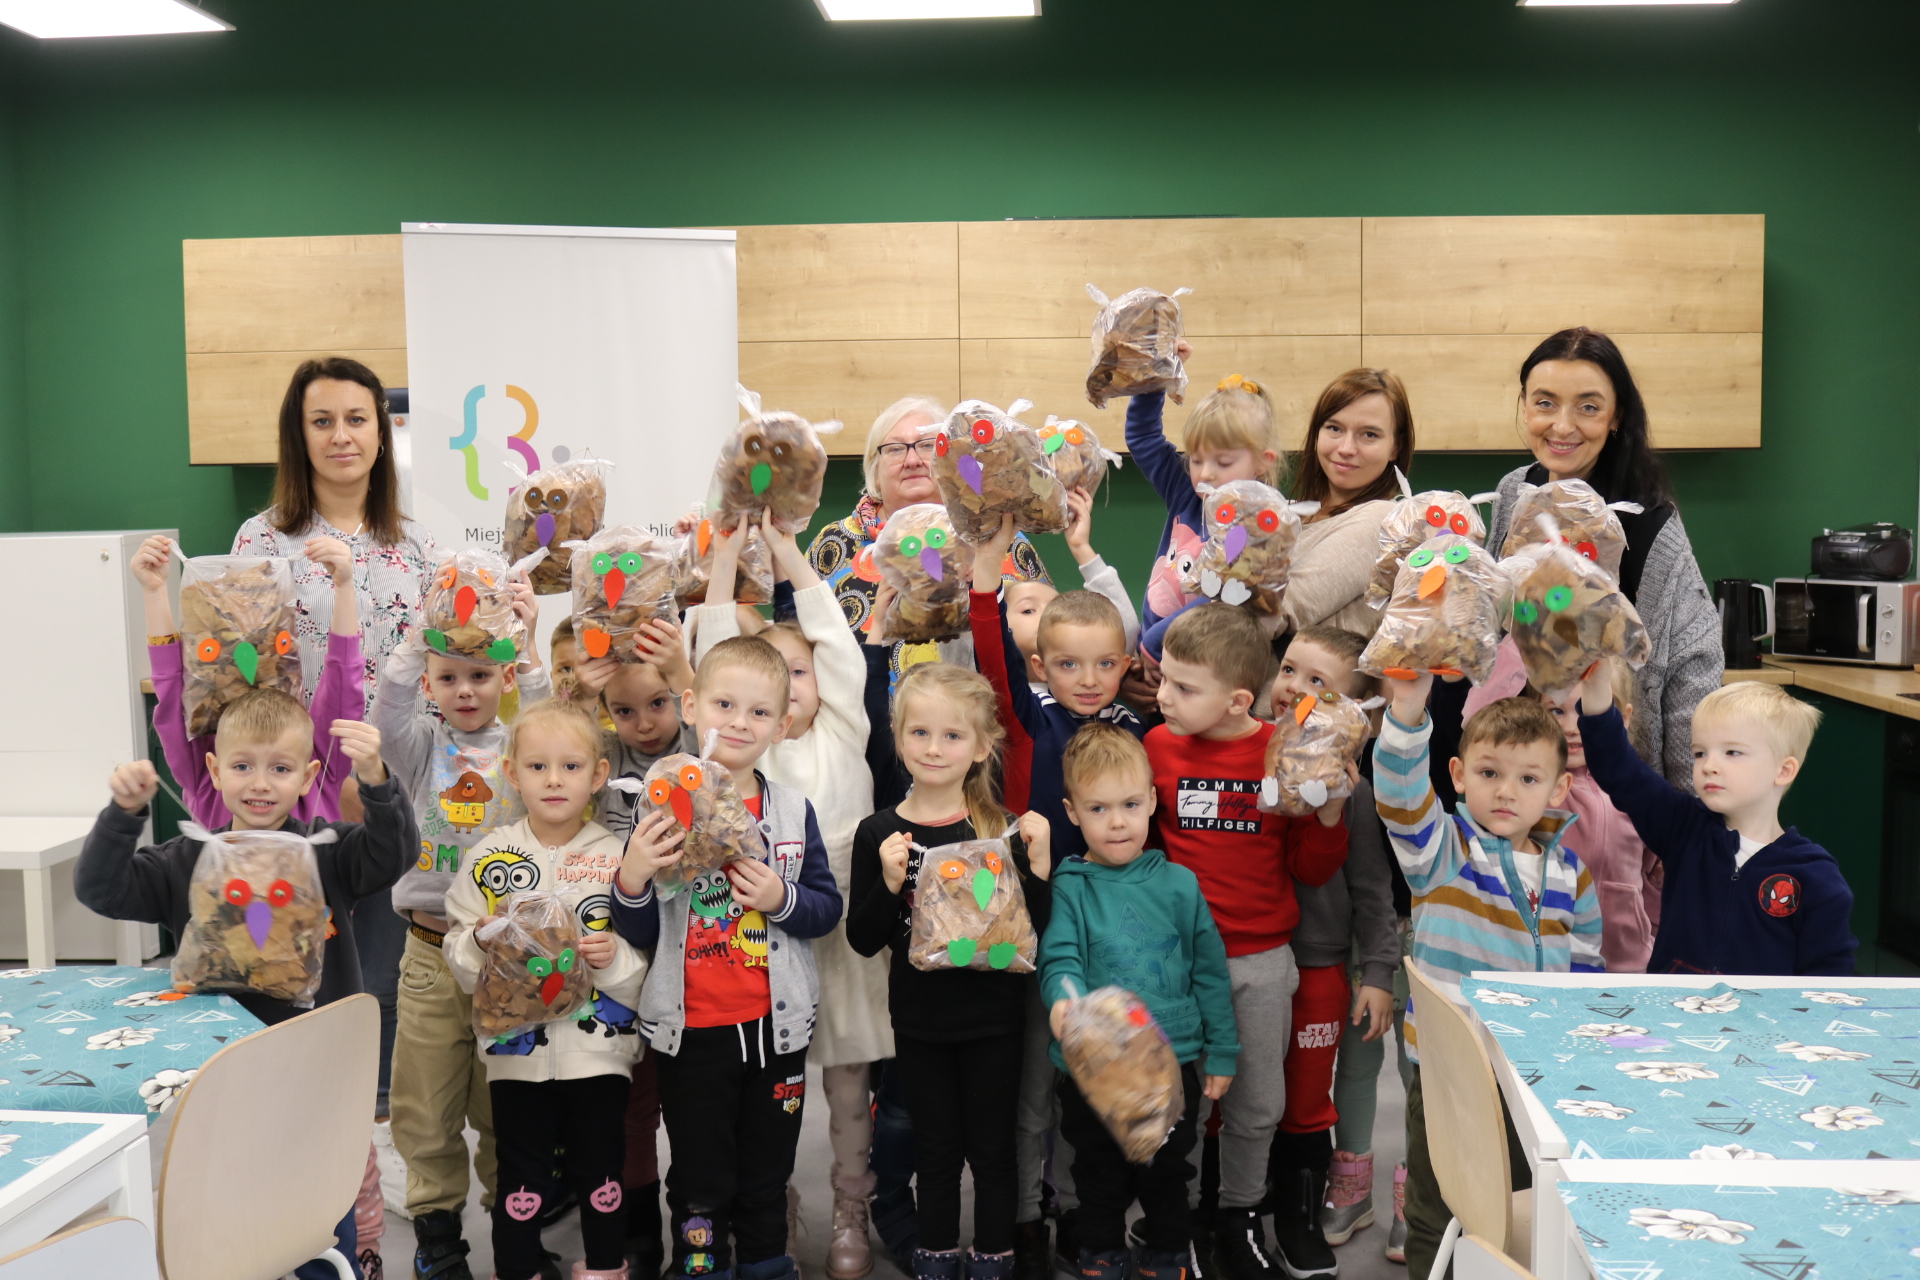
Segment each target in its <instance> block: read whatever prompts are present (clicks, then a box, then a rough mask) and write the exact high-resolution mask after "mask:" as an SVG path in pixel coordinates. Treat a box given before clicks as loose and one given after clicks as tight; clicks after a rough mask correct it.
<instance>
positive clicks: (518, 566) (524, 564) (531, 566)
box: [507, 547, 553, 577]
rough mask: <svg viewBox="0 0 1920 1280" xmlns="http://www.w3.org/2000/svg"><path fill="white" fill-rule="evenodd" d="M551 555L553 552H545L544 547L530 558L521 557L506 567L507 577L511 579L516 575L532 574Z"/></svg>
mask: <svg viewBox="0 0 1920 1280" xmlns="http://www.w3.org/2000/svg"><path fill="white" fill-rule="evenodd" d="M552 554H553V552H551V551H549V550H547V549H546V548H545V547H541V548H539V549H538V550H536V551H535V552H534V553H533V554H532V555H530V556H521V557H520V558H519V559H518V560H515V561H514V562H513V564H512V565H510V566H509V567H508V569H507V575H508V576H509V577H511V576H513V575H514V574H516V573H532V572H533V571H534V570H535V569H537V568H539V567H540V564H541V562H542V561H544V560H545V559H546V558H547V557H548V556H550V555H552Z"/></svg>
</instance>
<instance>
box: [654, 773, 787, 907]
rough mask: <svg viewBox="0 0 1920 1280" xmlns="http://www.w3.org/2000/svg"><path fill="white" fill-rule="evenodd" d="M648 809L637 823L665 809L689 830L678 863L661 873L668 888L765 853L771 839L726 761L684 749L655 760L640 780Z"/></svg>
mask: <svg viewBox="0 0 1920 1280" xmlns="http://www.w3.org/2000/svg"><path fill="white" fill-rule="evenodd" d="M641 787H642V790H641V793H640V799H641V806H642V808H643V809H644V811H643V812H636V813H635V814H634V823H635V825H636V826H637V825H638V824H639V823H640V821H641V820H642V819H643V818H645V817H647V816H648V815H649V814H653V813H666V814H669V815H671V816H672V818H673V820H674V821H675V822H676V823H678V824H679V825H680V826H681V827H682V828H684V829H685V831H686V833H687V836H686V839H685V840H683V841H681V842H680V852H681V854H682V855H683V856H682V857H681V859H680V861H679V862H677V863H675V864H674V865H673V866H672V867H671V868H670V869H669V870H670V871H671V873H672V874H668V873H667V872H662V873H661V875H660V876H659V877H658V880H659V882H660V883H661V884H662V886H663V888H666V889H671V888H675V887H677V886H679V885H682V884H685V883H686V882H687V881H689V880H691V879H692V878H693V877H694V876H695V875H696V874H698V873H700V872H704V871H717V870H719V869H720V868H721V867H724V866H726V865H727V864H728V863H729V862H733V861H736V860H738V859H740V858H760V857H763V856H764V855H765V853H766V848H767V846H766V841H765V840H763V839H762V838H761V836H760V824H759V823H758V822H755V821H754V818H753V814H751V813H749V812H748V811H747V805H746V801H744V800H742V799H741V798H740V790H739V788H738V787H736V786H735V785H734V782H733V773H732V772H731V771H730V770H729V769H727V768H726V767H725V766H724V765H720V764H716V763H714V762H713V761H712V760H704V759H702V758H700V757H699V756H695V755H689V754H687V753H685V752H679V753H676V754H674V755H670V756H663V757H661V758H660V759H658V760H656V761H654V762H653V767H652V768H650V769H648V770H647V776H646V777H645V778H643V779H642V780H641Z"/></svg>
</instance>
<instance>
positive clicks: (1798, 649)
mask: <svg viewBox="0 0 1920 1280" xmlns="http://www.w3.org/2000/svg"><path fill="white" fill-rule="evenodd" d="M1773 607H1774V615H1773V652H1774V655H1775V656H1776V657H1781V658H1821V659H1824V660H1826V661H1828V662H1858V663H1865V664H1870V665H1877V666H1884V667H1907V666H1912V665H1913V664H1914V663H1916V662H1920V583H1915V582H1858V581H1853V582H1843V581H1840V580H1838V579H1834V578H1775V579H1774V580H1773Z"/></svg>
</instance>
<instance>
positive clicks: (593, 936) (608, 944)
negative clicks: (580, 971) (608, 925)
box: [574, 931, 618, 969]
mask: <svg viewBox="0 0 1920 1280" xmlns="http://www.w3.org/2000/svg"><path fill="white" fill-rule="evenodd" d="M574 951H575V952H577V953H578V954H579V956H580V958H581V959H582V960H585V961H586V962H587V968H589V969H604V968H606V967H607V966H608V965H610V964H612V963H613V957H614V955H615V954H616V952H617V951H618V947H617V946H616V945H615V944H614V941H613V935H612V934H611V933H605V932H601V933H594V932H592V931H589V932H587V933H586V934H584V935H582V936H581V938H580V945H579V946H577V947H575V948H574Z"/></svg>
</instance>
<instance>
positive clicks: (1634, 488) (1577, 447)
mask: <svg viewBox="0 0 1920 1280" xmlns="http://www.w3.org/2000/svg"><path fill="white" fill-rule="evenodd" d="M1520 402H1521V420H1522V422H1523V423H1524V424H1525V427H1526V433H1527V445H1528V447H1529V448H1531V449H1532V450H1533V456H1534V458H1535V459H1537V461H1535V463H1534V464H1533V465H1532V466H1530V467H1520V468H1518V469H1516V470H1514V471H1511V472H1508V473H1507V475H1506V476H1505V477H1504V478H1503V479H1502V480H1501V481H1500V497H1499V500H1498V501H1497V502H1496V503H1495V504H1494V510H1493V527H1492V528H1491V529H1490V530H1489V536H1488V539H1487V545H1488V546H1489V547H1492V548H1498V547H1501V546H1503V545H1504V544H1505V542H1506V538H1507V527H1508V524H1509V522H1510V517H1511V516H1512V513H1513V504H1514V502H1515V501H1516V500H1517V499H1518V497H1519V496H1520V487H1521V485H1523V484H1545V483H1546V482H1547V481H1549V480H1585V481H1586V482H1587V483H1588V484H1590V485H1592V486H1593V487H1594V489H1595V490H1596V491H1597V492H1598V493H1599V494H1600V496H1601V497H1603V498H1605V499H1606V500H1607V501H1608V502H1637V503H1639V504H1640V505H1641V506H1642V507H1643V508H1645V509H1644V510H1643V511H1642V512H1641V513H1640V514H1638V515H1633V514H1630V513H1627V512H1622V513H1620V523H1621V526H1622V528H1624V529H1625V531H1626V535H1627V553H1626V556H1625V558H1624V559H1623V560H1622V562H1621V565H1620V585H1621V589H1622V590H1623V591H1625V593H1626V595H1627V598H1628V599H1630V600H1632V601H1633V603H1634V607H1635V608H1636V609H1638V610H1639V612H1640V617H1641V620H1642V621H1644V622H1645V623H1646V625H1647V632H1648V634H1649V635H1650V636H1651V638H1652V640H1653V657H1652V658H1650V659H1649V660H1648V662H1647V665H1646V666H1645V667H1643V668H1641V669H1640V671H1639V673H1638V675H1637V676H1636V678H1635V686H1636V693H1637V695H1638V705H1637V706H1636V708H1635V714H1634V718H1633V719H1634V727H1635V728H1636V729H1640V728H1641V727H1642V726H1644V729H1645V739H1644V740H1643V741H1637V742H1636V745H1637V746H1639V747H1640V750H1641V754H1642V755H1643V756H1645V758H1646V760H1647V763H1648V764H1650V765H1652V766H1653V767H1654V768H1656V769H1658V770H1659V771H1660V772H1661V773H1663V774H1665V775H1666V778H1667V780H1668V781H1669V782H1671V783H1673V784H1674V785H1675V786H1677V787H1681V788H1683V789H1688V790H1690V789H1691V788H1692V784H1693V733H1692V724H1693V709H1694V707H1696V706H1698V705H1699V702H1700V699H1702V698H1704V697H1706V696H1707V694H1708V693H1710V692H1712V691H1713V690H1714V689H1717V688H1719V687H1720V676H1721V673H1722V671H1723V669H1724V668H1725V655H1724V654H1723V652H1722V651H1721V646H1720V616H1719V613H1718V611H1717V610H1716V609H1715V608H1714V603H1713V598H1712V596H1711V595H1710V594H1709V592H1708V591H1707V584H1706V581H1705V579H1703V578H1702V577H1701V576H1700V566H1699V565H1698V564H1697V563H1695V561H1694V558H1693V546H1692V544H1691V543H1689V542H1688V541H1687V531H1686V528H1685V526H1684V525H1682V524H1681V523H1680V513H1679V512H1678V511H1677V510H1675V509H1674V502H1673V492H1672V490H1671V489H1670V488H1669V487H1668V484H1667V473H1666V468H1665V467H1663V466H1662V465H1661V463H1660V457H1659V455H1658V454H1657V453H1655V452H1654V449H1653V442H1652V440H1651V438H1650V437H1649V434H1648V431H1647V407H1646V403H1645V402H1644V401H1643V400H1642V399H1641V398H1640V389H1639V388H1638V387H1637V386H1635V385H1634V381H1633V375H1632V374H1631V373H1630V372H1628V370H1627V362H1626V360H1625V359H1624V358H1623V357H1622V356H1621V354H1620V348H1619V347H1617V346H1615V345H1614V342H1613V339H1611V338H1609V337H1607V335H1606V334H1604V333H1595V332H1594V331H1593V330H1591V329H1586V328H1580V329H1563V330H1561V331H1560V332H1559V333H1556V334H1554V335H1553V336H1552V337H1550V338H1548V339H1546V340H1545V341H1544V342H1542V343H1541V344H1540V345H1539V346H1537V347H1535V348H1534V349H1533V354H1532V355H1529V356H1528V357H1527V359H1526V362H1525V363H1523V364H1522V365H1521V366H1520ZM1636 738H1639V735H1638V734H1636Z"/></svg>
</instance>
